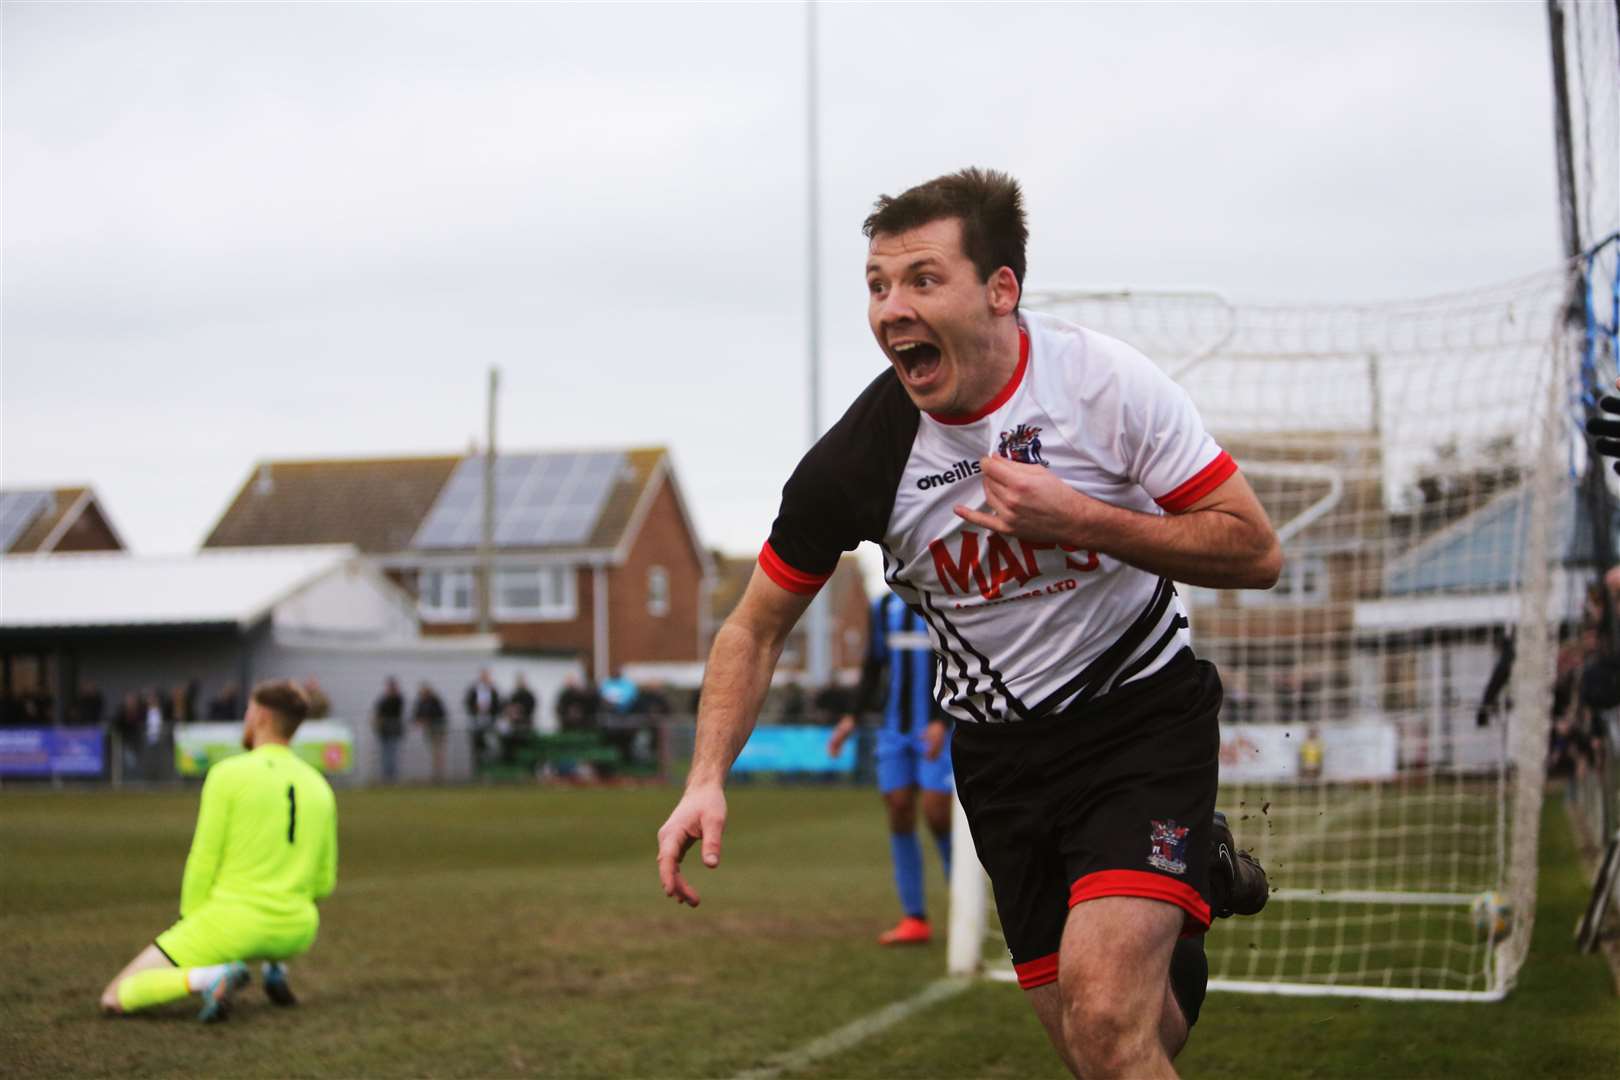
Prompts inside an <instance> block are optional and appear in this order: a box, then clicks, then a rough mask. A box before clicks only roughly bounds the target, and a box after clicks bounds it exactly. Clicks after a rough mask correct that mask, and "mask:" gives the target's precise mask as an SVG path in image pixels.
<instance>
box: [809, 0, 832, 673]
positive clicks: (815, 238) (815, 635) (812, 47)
mask: <svg viewBox="0 0 1620 1080" xmlns="http://www.w3.org/2000/svg"><path fill="white" fill-rule="evenodd" d="M804 11H805V111H806V116H805V121H806V123H805V132H806V141H807V149H808V154H807V168H808V170H809V176H808V183H807V184H806V189H807V191H808V197H809V206H808V211H809V212H808V214H807V215H806V217H807V218H808V219H809V230H810V231H809V235H808V236H807V237H806V240H807V241H808V245H807V246H808V252H807V257H806V260H805V262H806V264H807V266H808V267H809V279H810V280H809V296H808V297H807V299H808V305H807V306H808V309H809V310H808V315H807V318H808V321H809V324H810V325H809V328H808V331H809V332H808V333H807V334H806V335H805V337H806V339H807V342H808V346H809V350H810V365H809V367H810V385H809V388H808V389H809V398H810V445H811V446H814V445H815V444H816V440H817V439H819V438H821V237H820V233H821V185H820V174H821V162H820V147H819V145H818V144H819V142H820V137H819V136H820V124H819V118H818V116H817V113H816V99H817V97H818V96H819V95H818V93H817V89H816V0H808V2H807V3H806V4H805V5H804ZM827 607H828V598H827V590H826V589H822V590H821V592H819V593H818V594H816V598H815V600H814V601H812V602H811V604H810V612H809V620H808V622H807V623H806V625H805V634H804V636H805V658H804V670H805V674H806V675H807V676H808V677H809V679H810V682H811V685H812V686H814V687H822V686H825V685H827V683H828V682H830V681H831V675H832V657H831V655H830V652H831V650H830V649H829V648H828V640H827V638H828V630H829V627H828V622H829V619H828V612H827Z"/></svg>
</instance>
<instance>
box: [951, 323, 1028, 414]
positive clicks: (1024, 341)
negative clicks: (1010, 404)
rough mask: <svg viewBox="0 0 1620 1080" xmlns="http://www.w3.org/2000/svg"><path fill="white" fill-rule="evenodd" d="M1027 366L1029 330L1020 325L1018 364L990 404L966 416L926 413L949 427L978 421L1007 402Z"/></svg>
mask: <svg viewBox="0 0 1620 1080" xmlns="http://www.w3.org/2000/svg"><path fill="white" fill-rule="evenodd" d="M1028 367H1029V332H1028V331H1026V330H1025V329H1024V328H1023V327H1022V326H1020V327H1019V328H1018V366H1017V367H1016V368H1014V369H1013V374H1012V378H1010V379H1008V380H1007V385H1006V386H1003V387H1002V388H1001V393H999V394H997V395H996V396H995V397H993V398H991V399H990V404H988V405H986V406H985V407H984V408H982V409H980V410H978V411H977V412H971V413H968V414H967V415H966V416H946V415H944V414H943V413H935V412H931V413H929V414H928V415H929V416H930V417H932V418H933V419H935V420H938V421H939V422H940V423H942V424H948V425H950V426H951V427H960V426H961V425H963V424H973V423H977V422H978V421H980V420H983V419H984V418H985V417H987V416H989V415H990V414H991V413H993V412H995V411H996V410H997V409H999V408H1001V407H1002V406H1003V405H1005V404H1007V401H1008V399H1009V398H1011V397H1012V396H1013V391H1015V390H1017V389H1018V384H1019V383H1021V382H1023V381H1024V369H1026V368H1028Z"/></svg>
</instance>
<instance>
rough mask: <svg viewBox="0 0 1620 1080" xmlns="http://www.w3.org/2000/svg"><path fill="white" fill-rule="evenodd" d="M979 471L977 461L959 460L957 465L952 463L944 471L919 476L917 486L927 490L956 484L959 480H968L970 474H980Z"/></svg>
mask: <svg viewBox="0 0 1620 1080" xmlns="http://www.w3.org/2000/svg"><path fill="white" fill-rule="evenodd" d="M979 471H980V468H979V463H978V462H977V461H958V462H957V463H956V464H955V465H952V466H951V467H950V468H948V469H946V470H945V471H944V472H942V473H929V474H928V475H927V476H919V477H918V478H917V486H918V487H919V488H921V489H922V490H924V491H927V490H928V489H929V488H931V487H939V486H940V485H942V484H954V483H956V482H957V481H958V480H966V479H967V478H968V477H970V476H978V475H979Z"/></svg>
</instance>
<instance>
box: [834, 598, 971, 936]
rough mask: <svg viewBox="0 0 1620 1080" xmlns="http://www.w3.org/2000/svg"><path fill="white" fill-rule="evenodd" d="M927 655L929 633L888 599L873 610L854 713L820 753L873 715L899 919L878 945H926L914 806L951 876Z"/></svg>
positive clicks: (944, 736)
mask: <svg viewBox="0 0 1620 1080" xmlns="http://www.w3.org/2000/svg"><path fill="white" fill-rule="evenodd" d="M933 690H934V651H933V648H932V646H931V645H930V644H929V640H928V627H927V626H926V625H925V624H924V623H923V620H922V617H921V616H919V615H918V614H917V613H916V612H915V611H912V610H911V609H910V608H908V607H907V606H906V604H905V601H903V600H901V599H900V598H899V597H898V596H896V595H895V594H894V593H892V592H891V593H884V594H883V595H882V596H880V597H878V598H877V599H876V600H874V601H873V602H872V624H871V627H870V629H869V630H868V631H867V639H866V662H865V664H864V665H863V666H862V669H861V684H860V688H859V689H858V690H857V691H856V693H855V705H854V708H853V710H852V712H851V713H850V715H848V716H845V717H844V718H843V719H842V720H840V721H839V722H838V726H837V727H836V728H834V729H833V733H832V738H831V739H829V740H828V741H827V753H828V755H829V756H832V757H836V756H838V752H839V751H840V750H841V749H843V746H844V742H845V741H846V740H847V739H848V738H849V737H850V736H851V735H852V734H854V732H855V728H856V725H857V723H858V720H857V717H859V716H860V715H863V714H870V713H872V712H875V711H876V706H877V705H878V703H879V701H880V700H881V702H882V705H883V726H882V727H880V728H879V729H878V733H877V780H878V792H879V794H881V795H882V796H883V804H884V806H885V807H886V808H887V809H888V813H889V852H890V855H891V856H892V857H893V859H894V885H895V889H896V891H898V892H899V894H900V910H901V919H900V922H899V923H897V924H896V925H895V926H894V927H893V928H891V929H889V930H885V931H884V932H883V933H882V934H880V935H879V936H878V943H879V944H882V945H921V944H926V943H927V942H928V940H929V939H930V938H932V937H933V932H932V930H931V929H930V928H929V925H928V913H927V909H926V906H925V904H924V901H923V856H922V846H921V845H920V844H918V843H917V804H918V801H919V800H918V793H919V791H920V792H921V803H922V812H923V820H925V821H926V822H927V823H928V831H929V832H931V833H933V835H934V844H935V846H936V847H937V848H938V849H939V861H940V863H941V864H943V865H944V867H945V878H946V880H947V881H948V880H950V876H951V751H950V746H949V744H948V742H947V740H948V739H949V736H950V717H949V716H948V715H947V714H946V713H945V711H944V710H943V709H941V708H940V707H939V706H938V705H937V704H936V703H935V702H934V693H933Z"/></svg>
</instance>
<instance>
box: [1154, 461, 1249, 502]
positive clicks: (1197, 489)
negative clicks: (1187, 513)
mask: <svg viewBox="0 0 1620 1080" xmlns="http://www.w3.org/2000/svg"><path fill="white" fill-rule="evenodd" d="M1235 472H1237V462H1235V461H1233V460H1232V455H1231V454H1228V453H1227V452H1226V451H1225V450H1222V451H1221V453H1220V456H1219V457H1217V458H1216V459H1215V460H1214V461H1212V462H1210V463H1209V464H1208V465H1205V466H1204V467H1203V468H1202V469H1199V470H1198V474H1197V475H1196V476H1194V477H1193V478H1192V479H1191V480H1188V481H1187V482H1186V483H1185V484H1182V485H1181V486H1180V487H1178V488H1176V490H1174V491H1172V492H1171V493H1170V494H1168V495H1166V496H1165V497H1164V498H1162V499H1154V500H1153V501H1154V502H1156V503H1158V504H1159V505H1160V506H1162V507H1164V508H1165V509H1166V510H1168V511H1169V512H1170V513H1172V514H1179V513H1181V512H1182V511H1183V510H1185V509H1187V507H1189V506H1191V505H1193V504H1194V503H1196V502H1197V501H1198V500H1199V499H1202V498H1203V497H1204V496H1206V495H1208V494H1209V493H1210V492H1212V491H1214V490H1215V489H1216V488H1218V487H1220V486H1221V485H1222V484H1224V483H1226V481H1227V480H1228V479H1230V478H1231V476H1232V474H1233V473H1235Z"/></svg>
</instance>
